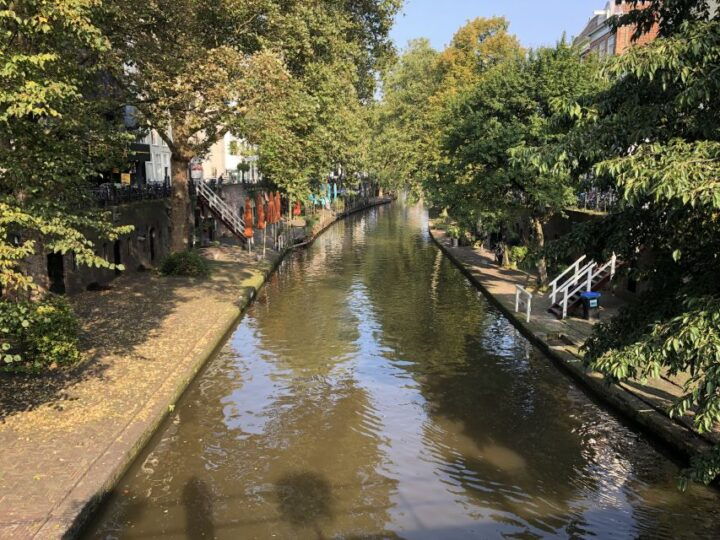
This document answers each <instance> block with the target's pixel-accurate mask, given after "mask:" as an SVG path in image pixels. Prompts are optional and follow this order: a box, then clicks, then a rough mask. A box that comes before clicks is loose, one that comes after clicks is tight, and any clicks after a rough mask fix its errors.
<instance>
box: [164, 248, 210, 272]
mask: <svg viewBox="0 0 720 540" xmlns="http://www.w3.org/2000/svg"><path fill="white" fill-rule="evenodd" d="M160 272H161V273H163V274H165V275H166V276H190V277H208V276H209V275H210V266H208V263H207V261H206V260H205V259H203V258H202V257H201V256H200V254H199V253H197V252H195V251H180V252H178V253H172V254H171V255H168V256H167V257H165V259H163V261H162V263H161V264H160Z"/></svg>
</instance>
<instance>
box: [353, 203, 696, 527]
mask: <svg viewBox="0 0 720 540" xmlns="http://www.w3.org/2000/svg"><path fill="white" fill-rule="evenodd" d="M392 217H397V219H386V220H383V222H382V223H381V225H380V227H382V228H383V229H385V230H384V231H382V233H381V234H382V235H383V237H385V238H387V237H392V238H393V239H394V242H392V243H385V242H373V241H370V242H368V243H367V247H366V252H365V257H364V259H363V260H364V266H363V268H362V274H363V276H364V282H365V285H366V289H367V291H368V295H369V297H370V299H371V302H372V306H373V310H374V312H375V314H376V317H377V319H378V321H379V322H380V325H381V327H382V329H383V332H382V339H383V341H384V343H385V344H386V345H387V346H388V347H392V349H393V352H392V354H391V355H390V356H391V358H390V359H391V360H394V359H400V360H405V361H409V363H403V366H404V369H406V370H407V371H409V372H411V373H413V377H414V379H415V380H416V381H417V382H418V383H419V385H420V391H421V393H422V395H423V397H424V398H425V400H426V403H427V410H428V413H429V415H430V417H431V418H432V422H431V423H427V424H426V425H425V426H424V443H425V445H426V448H427V449H428V452H430V453H431V454H432V456H433V459H435V460H437V461H439V462H440V463H441V464H447V465H448V466H443V470H444V471H446V473H447V474H448V476H449V477H450V478H451V479H452V481H453V482H454V483H456V484H457V485H460V486H462V487H463V492H464V493H465V494H466V495H468V496H469V498H470V499H471V500H474V501H475V504H477V505H478V506H479V507H480V508H484V509H487V510H490V511H491V512H498V513H499V514H498V515H497V516H496V518H497V519H498V520H499V523H502V522H507V521H508V517H507V512H510V513H511V514H514V515H515V516H518V517H519V518H520V519H521V521H518V522H516V523H515V525H517V526H518V527H519V530H523V529H527V528H530V529H531V530H534V531H535V532H537V533H540V534H542V533H549V532H558V531H564V533H566V534H581V533H582V534H586V533H587V532H588V531H591V530H593V526H594V527H598V526H599V527H600V529H599V530H601V531H602V530H605V531H607V530H608V529H607V527H608V524H609V523H617V524H618V525H619V522H621V521H623V519H626V520H627V521H628V522H626V523H625V526H626V527H627V528H626V529H625V530H628V531H629V530H632V528H633V527H634V526H636V524H635V523H634V522H635V521H638V522H641V523H642V530H644V531H648V532H650V531H657V530H665V531H670V530H673V529H674V527H669V528H667V529H663V527H662V526H656V525H655V524H656V523H663V522H664V521H666V520H665V519H664V518H663V516H662V515H661V514H662V508H664V509H668V508H669V506H668V505H672V503H671V500H672V499H673V497H672V489H673V486H672V485H671V484H668V479H669V478H671V477H672V474H673V471H670V470H665V471H664V475H663V476H664V479H663V480H661V481H662V482H664V483H665V489H667V490H669V491H671V493H670V497H665V504H664V505H661V509H660V510H661V511H660V512H658V511H657V510H658V509H655V508H652V507H650V508H648V507H647V502H646V501H642V500H638V499H639V497H638V496H637V493H636V492H635V491H634V489H635V488H634V487H632V486H630V485H628V482H632V483H633V484H634V485H639V486H643V485H644V482H643V481H642V480H638V479H637V478H636V477H637V475H638V474H644V475H645V476H647V471H648V469H649V468H650V467H648V463H649V462H653V463H652V466H651V467H652V468H658V467H660V465H658V464H657V463H655V460H654V459H653V454H652V450H651V449H650V448H649V447H648V445H647V443H645V442H642V441H640V442H639V441H637V440H636V439H635V438H633V437H628V436H627V435H626V430H625V429H624V428H622V427H621V426H617V424H616V422H615V421H614V420H613V419H612V418H611V417H609V415H607V414H606V413H604V412H603V411H601V410H598V409H597V408H596V407H595V406H594V405H593V404H592V403H591V402H590V401H589V400H588V399H587V398H586V397H585V396H583V395H581V394H580V392H578V391H577V390H576V389H575V388H574V387H573V386H572V383H571V382H570V381H568V380H567V379H566V378H565V377H564V375H562V374H561V373H559V372H558V371H557V370H556V368H555V367H554V366H552V365H551V364H550V360H549V359H547V358H545V357H544V356H543V355H541V354H540V353H539V352H537V351H535V350H534V349H532V348H531V347H529V345H528V343H527V342H526V340H525V339H524V338H522V336H520V335H519V334H518V333H517V332H516V331H515V329H514V328H513V327H512V325H511V324H510V323H509V322H508V321H507V320H506V319H504V317H502V316H501V315H500V314H499V313H498V312H497V311H496V310H495V309H492V308H488V307H487V303H486V302H485V301H484V300H479V293H478V292H477V291H476V290H475V289H474V288H473V287H472V286H470V285H469V283H468V282H467V280H466V278H465V277H464V276H463V275H462V274H461V273H460V272H459V271H458V270H457V269H456V268H454V266H453V265H452V264H451V263H450V261H448V260H447V259H446V258H444V257H443V259H442V261H441V262H440V263H439V271H438V264H437V262H438V261H437V253H438V252H437V250H436V248H435V247H434V246H432V245H428V244H427V243H426V242H424V241H422V239H421V236H420V235H419V234H418V233H417V231H414V232H411V233H410V234H408V230H407V227H408V217H407V216H401V215H400V212H397V213H396V215H395V216H392ZM410 219H412V217H411V218H410ZM618 428H620V429H618ZM618 431H619V432H620V433H617V432H618ZM636 445H637V446H639V447H640V448H636V447H635V446H636ZM669 468H670V469H672V466H670V467H669ZM615 497H619V499H618V500H616V501H613V499H614V498H615ZM598 500H604V501H605V505H606V508H605V509H604V510H600V509H598V508H597V506H596V503H597V501H598ZM608 504H609V505H610V506H607V505H608ZM614 504H619V505H621V506H622V505H628V506H631V507H633V506H637V507H640V506H641V505H643V506H644V508H643V509H642V510H641V513H642V514H643V515H642V516H635V517H633V513H637V512H638V509H637V508H631V509H630V515H629V516H627V517H626V518H622V517H619V516H618V511H617V508H614V509H613V505H614ZM703 512H704V511H703ZM502 516H505V517H502ZM603 520H605V522H604V523H603ZM511 521H512V520H511ZM523 522H524V525H523ZM591 522H594V524H593V526H591V525H590V523H591ZM594 530H596V531H597V530H598V529H594Z"/></svg>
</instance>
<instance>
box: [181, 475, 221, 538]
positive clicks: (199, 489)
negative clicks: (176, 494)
mask: <svg viewBox="0 0 720 540" xmlns="http://www.w3.org/2000/svg"><path fill="white" fill-rule="evenodd" d="M182 504H183V506H184V507H185V534H186V536H187V538H189V539H190V540H196V539H199V538H215V524H214V522H213V502H212V493H211V492H210V489H209V488H208V486H207V484H206V483H205V482H203V481H202V480H200V479H199V478H197V477H196V476H193V477H191V478H190V479H189V480H188V481H187V482H186V483H185V487H184V488H183V493H182Z"/></svg>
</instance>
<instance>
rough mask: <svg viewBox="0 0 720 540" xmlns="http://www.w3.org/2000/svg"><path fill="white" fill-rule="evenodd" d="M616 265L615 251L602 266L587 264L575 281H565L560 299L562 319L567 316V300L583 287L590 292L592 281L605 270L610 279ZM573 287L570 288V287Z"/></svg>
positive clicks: (599, 276) (613, 274)
mask: <svg viewBox="0 0 720 540" xmlns="http://www.w3.org/2000/svg"><path fill="white" fill-rule="evenodd" d="M616 265H617V256H616V255H615V253H613V254H612V257H610V260H609V261H608V262H606V263H605V264H603V265H602V266H600V267H598V265H597V264H596V263H594V262H593V263H592V264H589V265H587V266H586V267H585V269H583V270H582V271H581V272H580V274H579V275H578V276H577V277H578V279H577V280H576V281H575V283H572V284H571V283H570V281H568V282H567V285H564V286H563V291H562V292H563V299H562V302H561V303H562V318H563V319H564V318H565V317H567V311H568V300H569V299H570V298H572V297H573V296H575V295H576V294H577V293H579V292H580V291H581V290H583V288H584V289H585V291H587V292H590V291H592V288H593V285H594V281H595V279H596V278H600V279H602V278H601V276H602V274H603V273H605V272H608V271H609V272H610V279H612V278H613V277H614V276H615V267H616ZM578 281H579V282H580V284H579V285H577V282H578ZM573 286H574V287H575V288H572V287H573Z"/></svg>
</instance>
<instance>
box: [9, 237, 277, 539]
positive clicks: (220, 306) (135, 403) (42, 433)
mask: <svg viewBox="0 0 720 540" xmlns="http://www.w3.org/2000/svg"><path fill="white" fill-rule="evenodd" d="M209 255H210V257H211V258H214V259H216V261H214V262H212V267H213V272H212V277H211V278H210V279H208V280H205V281H195V280H192V279H187V278H167V277H161V276H159V275H157V274H155V273H151V272H148V273H145V274H134V275H128V276H121V277H120V278H118V279H117V280H115V281H114V282H113V283H112V288H111V289H110V290H107V291H102V292H86V293H82V294H80V295H78V296H76V297H74V298H73V299H72V303H73V305H74V308H75V310H76V312H77V313H78V315H79V316H80V318H81V320H82V321H83V343H84V349H85V352H86V355H87V361H86V362H84V363H83V365H81V366H80V367H77V368H76V369H74V370H72V371H70V372H67V373H62V374H60V375H58V374H55V375H48V376H43V377H4V378H2V379H0V422H1V423H0V462H1V463H2V464H3V465H2V469H1V473H0V538H22V539H27V538H33V537H35V538H43V539H45V538H57V537H60V536H62V535H63V534H64V533H65V532H66V531H67V530H69V529H72V528H73V525H74V524H75V523H76V522H77V521H79V519H78V516H79V515H80V516H81V517H82V514H83V510H84V509H85V508H87V507H88V503H91V502H92V501H93V499H94V498H95V497H96V496H97V495H98V494H99V493H102V492H103V491H106V490H109V489H112V486H113V485H114V483H115V481H116V480H117V478H118V477H119V476H120V475H121V474H122V472H123V471H124V469H125V467H126V466H127V465H128V464H129V463H130V462H131V461H132V459H133V457H134V456H135V455H136V453H137V452H138V451H139V450H140V449H141V448H142V446H143V445H144V443H145V442H146V441H147V439H148V438H149V437H150V435H151V434H152V432H153V431H154V429H155V427H156V426H157V425H158V424H159V422H160V421H161V420H162V418H163V416H164V414H165V412H166V411H167V409H168V404H169V403H174V401H175V399H176V398H177V397H178V396H179V394H180V393H181V392H182V390H183V389H184V388H185V386H186V385H187V383H188V381H189V380H191V379H192V377H193V376H194V375H195V373H196V372H197V370H198V369H199V368H200V367H201V366H202V364H203V363H204V362H205V360H206V359H207V357H208V356H209V355H210V354H211V352H212V351H213V350H214V348H215V347H216V346H217V345H218V343H219V341H220V340H221V339H222V337H223V336H224V335H225V333H226V332H227V331H228V330H229V329H230V328H231V327H232V325H233V323H234V322H235V321H236V320H237V318H238V316H239V315H240V313H241V310H242V308H243V307H244V306H245V305H246V304H247V303H248V302H249V300H250V299H251V297H252V296H253V295H254V294H255V291H256V290H257V289H258V288H259V287H260V285H261V284H262V283H263V281H264V276H265V274H267V273H268V272H269V271H270V269H271V266H272V264H273V262H274V261H275V260H277V258H278V254H277V253H274V252H268V259H267V260H262V261H258V260H257V258H256V257H255V256H253V255H250V254H248V253H247V252H243V251H242V250H241V249H240V248H238V247H236V248H232V247H226V248H216V249H214V250H213V251H211V252H210V253H209Z"/></svg>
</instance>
